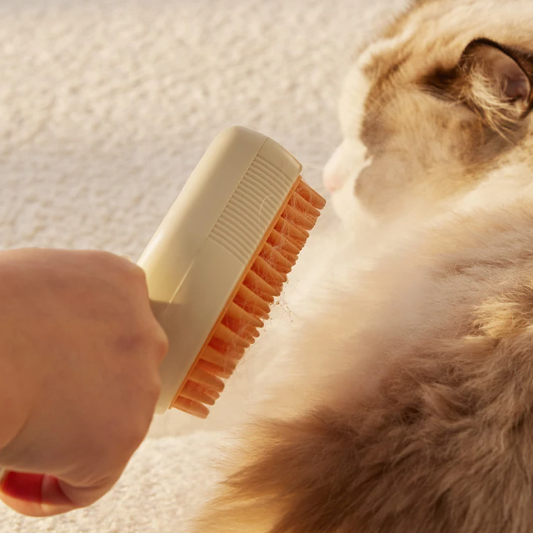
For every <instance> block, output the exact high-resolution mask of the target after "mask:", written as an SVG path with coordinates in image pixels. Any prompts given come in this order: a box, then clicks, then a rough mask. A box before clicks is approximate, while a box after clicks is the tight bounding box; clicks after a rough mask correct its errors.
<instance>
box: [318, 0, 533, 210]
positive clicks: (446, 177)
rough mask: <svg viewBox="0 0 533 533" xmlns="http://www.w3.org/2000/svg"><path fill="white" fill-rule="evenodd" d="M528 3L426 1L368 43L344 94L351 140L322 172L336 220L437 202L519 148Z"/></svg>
mask: <svg viewBox="0 0 533 533" xmlns="http://www.w3.org/2000/svg"><path fill="white" fill-rule="evenodd" d="M529 2H530V0H527V2H523V1H522V0H505V1H504V2H495V1H493V0H425V1H421V2H419V3H418V4H417V5H416V6H415V7H414V8H412V9H411V10H410V11H409V12H407V13H406V14H405V15H403V16H402V17H400V18H399V19H398V20H397V21H396V22H395V23H394V24H393V25H392V26H391V27H389V28H388V30H387V31H386V32H385V33H384V34H383V36H382V38H381V39H379V40H378V41H377V42H374V43H372V44H371V45H370V46H368V47H367V48H366V49H365V50H363V51H362V53H361V54H360V55H359V58H358V60H357V62H356V64H355V66H354V68H353V69H352V71H351V72H350V73H349V75H348V77H347V80H346V84H345V87H344V91H343V94H342V98H341V103H340V119H341V126H342V132H343V136H344V140H343V142H342V144H341V145H340V146H339V147H338V149H337V151H336V152H335V154H334V155H333V156H332V158H331V159H330V161H329V163H328V164H327V166H326V168H325V171H324V181H325V185H326V187H327V188H328V189H329V190H330V191H331V192H332V201H333V205H334V207H335V210H336V211H337V213H338V214H339V215H340V216H341V218H343V219H345V220H347V221H350V220H351V219H353V218H354V217H361V215H362V214H363V215H364V216H366V217H369V218H372V219H375V220H380V219H390V218H395V217H397V216H399V215H401V214H404V213H406V212H408V211H412V210H413V209H417V210H424V209H429V210H434V209H436V208H437V206H439V205H442V204H443V202H446V200H448V199H451V198H453V197H456V196H457V195H458V194H462V193H464V192H465V191H468V190H471V189H472V188H474V187H475V186H476V185H477V184H478V183H480V181H482V180H483V179H484V178H486V177H487V176H488V175H490V173H491V172H492V171H493V170H494V169H495V168H497V167H498V166H499V165H501V164H502V161H503V160H504V159H505V158H506V157H507V158H508V157H510V156H511V155H512V154H513V153H515V152H516V151H517V150H520V149H522V150H523V149H524V145H526V144H527V143H528V142H530V137H531V135H530V110H531V107H532V101H533V32H531V30H530V28H533V5H531V6H529V5H528V3H529ZM520 7H522V8H523V9H522V10H520ZM531 116H532V117H533V115H531ZM531 146H532V145H531V144H530V148H531ZM531 158H532V159H533V155H532V156H531Z"/></svg>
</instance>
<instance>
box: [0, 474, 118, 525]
mask: <svg viewBox="0 0 533 533" xmlns="http://www.w3.org/2000/svg"><path fill="white" fill-rule="evenodd" d="M113 484H114V483H111V484H109V485H106V487H105V488H103V487H99V488H90V489H86V488H77V487H73V486H71V485H68V484H67V483H64V482H62V481H60V480H58V479H57V478H55V477H53V476H48V475H46V474H27V473H20V472H7V473H6V474H5V476H4V478H3V480H2V483H1V484H0V500H2V501H3V502H4V503H5V504H6V505H8V506H9V507H11V508H12V509H13V510H14V511H17V512H18V513H21V514H23V515H26V516H35V517H43V516H53V515H57V514H61V513H66V512H68V511H72V510H74V509H78V508H80V507H86V506H88V505H91V504H92V503H94V502H95V501H97V500H98V499H100V498H101V497H102V496H103V495H104V494H106V493H107V491H108V490H109V489H110V488H111V487H112V486H113Z"/></svg>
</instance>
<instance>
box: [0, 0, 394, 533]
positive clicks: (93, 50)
mask: <svg viewBox="0 0 533 533" xmlns="http://www.w3.org/2000/svg"><path fill="white" fill-rule="evenodd" d="M402 3H403V2H402V1H401V0H398V1H392V0H373V1H372V2H370V0H368V1H365V0H329V1H328V2H324V1H323V0H291V1H290V2H289V1H286V0H266V1H265V0H263V1H259V0H157V1H154V0H77V1H76V0H2V2H0V73H1V76H2V82H1V83H0V249H7V248H15V247H23V246H45V247H57V248H59V247H65V248H75V249H80V248H97V249H106V250H110V251H113V252H116V253H120V254H127V255H130V256H131V257H134V258H136V257H138V255H139V254H140V252H141V251H142V249H143V247H144V246H145V245H146V243H147V242H148V240H149V238H150V236H151V235H152V233H153V231H154V230H155V229H156V227H157V225H158V224H159V222H160V220H161V219H162V217H163V216H164V214H165V213H166V211H167V209H168V208H169V207H170V205H171V203H172V202H173V200H174V199H175V197H176V195H177V194H178V192H179V190H180V189H181V187H182V185H183V183H184V180H185V179H186V178H187V177H188V175H189V173H190V171H191V170H192V169H193V167H194V166H195V164H196V163H197V161H198V160H199V158H200V157H201V155H202V153H203V151H204V150H205V148H206V147H207V145H208V144H209V142H210V141H211V140H212V138H213V137H214V136H215V135H216V134H217V133H218V132H219V131H220V130H221V129H223V128H224V127H226V126H229V125H234V124H240V125H243V126H247V127H250V128H254V129H257V130H260V131H261V132H264V133H266V134H268V135H270V136H272V137H273V138H274V139H276V140H277V141H278V142H280V143H282V144H283V145H284V146H285V147H286V148H288V149H289V150H291V151H292V152H293V153H294V155H295V156H296V157H297V158H298V159H300V161H301V162H302V163H303V165H304V169H305V177H306V179H307V180H308V181H309V182H310V183H311V184H313V185H315V186H317V187H318V188H319V189H320V188H321V185H320V173H321V168H322V166H323V164H324V162H325V161H326V160H327V158H328V156H329V155H330V153H331V152H332V150H333V148H334V147H335V145H336V144H337V142H338V140H339V130H338V126H337V119H336V107H337V96H338V93H339V90H340V85H341V80H342V78H343V76H344V74H345V71H346V68H347V66H348V64H349V61H350V56H351V53H352V50H353V49H354V48H355V46H356V45H357V44H358V42H359V41H360V39H361V37H362V36H364V35H366V34H367V33H368V30H369V28H370V27H371V26H373V24H374V22H373V21H376V20H379V21H380V22H381V21H383V20H385V19H386V17H387V16H389V15H390V12H391V8H392V7H393V6H396V7H397V6H399V5H401V4H402ZM371 21H372V22H371ZM327 216H328V215H327V214H326V217H325V219H326V220H327ZM316 235H318V233H317V234H316ZM313 238H314V239H315V244H314V246H315V247H316V246H317V244H316V243H317V242H318V241H317V237H316V236H315V235H313ZM312 246H313V245H311V247H312ZM305 257H306V256H305V255H304V257H303V258H302V259H301V261H300V263H299V265H298V268H299V269H300V271H299V272H300V274H299V276H300V278H302V277H305V276H304V272H305V268H310V265H311V263H312V261H310V260H308V261H307V266H306V259H305ZM297 278H298V275H297V276H296V278H294V277H293V280H296V281H293V284H294V283H297ZM286 315H287V313H284V312H283V310H282V309H281V310H278V311H277V314H276V313H275V314H274V317H276V316H278V317H282V318H283V317H284V316H285V320H289V319H288V318H287V316H286ZM282 318H279V320H282ZM273 320H278V318H274V319H273ZM260 343H261V341H260ZM260 343H258V344H260ZM256 359H257V358H254V357H253V354H252V357H251V362H250V363H249V364H247V365H244V366H243V368H242V369H241V370H240V373H239V376H237V377H236V378H234V379H232V381H231V384H230V387H229V389H230V390H229V391H228V392H227V393H225V394H224V396H223V398H222V399H221V401H220V405H219V406H217V407H216V409H215V410H214V412H213V416H212V417H211V419H210V420H209V421H208V423H207V424H205V423H199V422H195V421H193V420H191V419H189V418H187V417H186V416H185V415H183V416H182V415H179V414H172V415H168V416H164V417H158V418H157V419H156V421H155V422H154V425H153V427H152V430H151V433H150V436H151V439H149V440H148V441H146V442H145V444H144V445H143V447H142V448H141V450H140V451H139V452H138V454H137V455H136V456H135V458H134V460H133V461H132V464H131V467H130V469H129V471H128V473H127V475H126V476H125V477H124V479H123V480H122V481H121V483H120V484H119V485H118V486H117V488H116V489H115V490H114V491H113V492H112V494H110V495H109V496H108V497H107V498H106V499H104V500H103V501H102V502H101V503H99V504H98V505H96V506H94V507H93V508H91V509H88V510H84V511H80V512H77V513H73V514H72V515H69V516H65V517H59V518H56V519H53V520H38V521H35V520H29V519H25V518H19V517H17V516H15V515H14V514H13V513H10V512H8V511H6V510H5V509H3V508H0V532H2V533H18V532H24V533H26V532H33V531H36V532H39V531H54V532H58V533H59V532H63V531H64V532H67V531H68V532H69V533H75V532H78V531H79V532H98V533H110V532H121V533H126V532H136V531H142V532H152V531H153V532H167V531H168V532H175V533H180V532H185V531H186V527H185V526H184V525H183V520H184V517H185V516H187V515H188V514H189V513H191V512H193V511H194V509H195V507H196V506H197V504H198V502H200V501H201V500H202V498H201V491H200V490H199V489H200V488H201V487H202V486H204V485H207V484H208V482H209V480H210V479H211V475H210V474H209V472H208V470H207V466H208V463H209V458H210V457H212V456H214V454H215V452H214V444H215V443H216V442H218V434H217V433H211V434H210V433H199V434H191V432H193V431H195V430H197V429H198V428H203V429H204V430H205V429H222V428H227V427H229V426H230V425H231V423H233V422H235V421H237V420H238V419H239V416H240V411H242V406H243V405H245V404H246V403H247V402H248V399H249V396H250V392H251V390H252V389H253V388H254V387H256V385H253V379H254V377H255V376H256V375H257V371H258V369H259V368H260V367H261V365H262V364H264V363H261V362H256Z"/></svg>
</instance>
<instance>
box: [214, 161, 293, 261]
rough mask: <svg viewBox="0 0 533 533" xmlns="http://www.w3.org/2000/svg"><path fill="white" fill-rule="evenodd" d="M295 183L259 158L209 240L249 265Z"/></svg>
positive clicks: (250, 168)
mask: <svg viewBox="0 0 533 533" xmlns="http://www.w3.org/2000/svg"><path fill="white" fill-rule="evenodd" d="M292 181H293V180H291V179H290V177H289V176H286V175H285V174H284V173H283V172H282V171H281V170H280V169H277V168H276V167H274V166H273V165H271V164H270V163H269V162H268V161H266V160H265V159H263V158H262V157H261V156H257V157H256V158H255V159H254V161H253V162H252V164H251V165H250V167H249V168H248V171H247V172H246V174H245V175H244V177H243V178H242V180H241V182H240V184H239V186H238V187H237V189H236V191H235V192H234V193H233V195H232V197H231V199H230V201H229V202H228V205H227V206H226V208H225V209H224V212H223V213H222V215H221V216H220V218H219V219H218V221H217V223H216V224H215V226H214V227H213V229H212V230H211V234H210V236H209V238H211V239H213V240H214V241H216V242H217V243H218V244H220V245H221V246H223V247H224V248H225V249H226V250H228V251H229V252H230V253H231V254H233V255H234V256H235V257H236V258H237V259H238V260H239V261H243V262H245V263H246V262H248V259H249V257H250V256H251V255H252V254H253V253H254V252H255V250H256V249H257V247H258V246H259V244H260V243H261V239H262V238H263V235H265V233H266V232H267V230H268V228H269V227H270V224H271V223H272V219H273V218H274V217H275V216H276V214H277V212H278V209H279V206H280V205H281V203H282V202H283V201H284V200H285V198H286V196H287V190H288V189H290V187H291V185H292Z"/></svg>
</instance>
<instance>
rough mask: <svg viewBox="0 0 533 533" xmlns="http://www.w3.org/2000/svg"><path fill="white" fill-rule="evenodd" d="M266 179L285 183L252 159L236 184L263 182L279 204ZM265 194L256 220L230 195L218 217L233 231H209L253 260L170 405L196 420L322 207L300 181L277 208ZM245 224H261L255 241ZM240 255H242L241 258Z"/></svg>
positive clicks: (264, 313)
mask: <svg viewBox="0 0 533 533" xmlns="http://www.w3.org/2000/svg"><path fill="white" fill-rule="evenodd" d="M269 175H270V177H268V176H269ZM272 175H276V176H277V178H276V179H283V178H285V179H287V180H289V178H288V177H286V176H283V174H281V173H280V171H279V170H278V169H276V168H275V167H273V166H272V165H271V164H270V163H268V162H267V161H265V160H263V159H262V158H260V157H257V158H256V160H255V161H254V164H252V165H251V167H250V169H249V171H248V173H247V174H246V176H245V178H243V180H242V181H243V182H245V180H246V179H248V181H247V182H246V183H245V184H244V185H245V188H243V189H241V191H249V190H251V189H252V190H253V191H257V190H258V183H260V184H262V185H263V187H267V184H268V189H267V192H268V195H270V197H271V198H274V197H276V196H278V197H279V196H280V195H282V196H281V198H282V200H283V199H285V196H286V195H285V194H282V193H283V187H282V186H280V187H279V188H278V187H277V186H276V185H272V182H271V181H270V180H271V179H272ZM274 181H275V182H276V180H274ZM252 183H253V185H251V184H252ZM241 185H242V183H241ZM240 188H241V187H239V189H240ZM285 190H286V184H285ZM265 195H266V193H265V191H263V192H262V193H260V194H259V195H256V194H254V196H253V198H254V201H255V202H256V204H255V209H258V210H259V209H262V210H263V212H262V213H263V215H264V216H263V215H262V216H261V217H260V218H259V217H258V213H257V212H256V213H255V220H254V216H253V211H252V213H249V212H248V210H242V209H240V210H239V207H242V205H239V203H241V202H243V201H244V200H243V197H242V196H241V195H240V194H239V195H234V196H233V197H232V199H231V201H230V204H231V203H232V202H234V203H233V205H231V209H228V210H227V212H228V213H230V214H229V215H227V216H226V217H224V215H223V216H222V217H221V219H224V220H222V224H224V225H225V224H228V226H227V227H228V228H232V230H234V231H233V233H231V232H230V233H229V235H228V233H222V232H219V231H218V230H217V231H215V229H213V232H212V237H213V238H214V239H219V240H218V241H217V242H219V244H221V245H223V246H225V247H226V248H227V249H228V251H230V252H231V253H233V254H234V255H235V256H236V257H237V258H239V259H241V260H242V259H243V258H244V260H245V261H246V260H247V258H248V257H250V255H252V254H253V259H252V260H251V261H250V263H249V265H248V267H247V269H246V271H245V274H244V276H243V279H242V280H241V283H239V284H238V285H237V287H236V290H235V293H234V295H233V297H232V299H231V300H230V302H229V303H228V305H227V307H226V309H225V310H224V312H223V313H222V315H221V316H220V318H219V320H218V321H217V323H216V325H215V327H214V328H213V330H212V332H211V335H210V336H209V338H208V340H207V342H206V344H205V345H204V347H203V348H202V350H201V351H200V353H199V355H198V358H197V361H196V363H195V365H194V366H193V368H192V370H191V372H190V373H189V375H188V378H187V380H186V381H185V383H184V385H183V386H182V388H181V390H180V391H179V392H178V394H177V396H176V397H175V399H174V401H173V403H172V406H173V407H175V408H177V409H181V410H182V411H185V412H187V413H190V414H193V415H195V416H198V417H201V418H205V417H206V416H207V415H208V414H209V409H208V407H207V406H210V405H214V403H215V401H216V400H217V399H218V397H219V396H220V393H221V392H222V391H223V390H224V381H223V379H227V378H229V377H230V376H231V375H232V374H233V372H234V371H235V369H236V367H237V364H238V363H239V361H240V360H241V359H242V357H243V355H244V353H245V351H246V349H247V348H248V347H249V346H250V345H251V344H253V343H254V342H255V339H256V338H257V337H258V336H259V330H260V328H261V327H262V326H263V323H264V321H265V319H267V318H268V315H269V313H270V307H271V305H272V303H273V302H274V300H275V299H276V298H277V297H278V296H279V295H280V294H281V292H282V290H283V284H284V283H285V281H286V280H287V274H288V273H289V272H290V271H291V269H292V267H293V266H294V264H295V263H296V260H297V258H298V254H299V253H300V251H301V249H302V248H303V246H304V245H305V242H306V240H307V238H308V236H309V233H308V232H309V230H311V229H312V228H313V226H314V225H315V223H316V221H317V219H318V217H319V215H320V209H322V208H323V207H324V205H325V201H324V199H323V198H322V197H321V196H320V195H318V194H317V193H315V192H314V191H313V189H311V188H310V187H309V186H308V185H306V184H305V183H304V182H303V181H302V179H301V178H298V180H297V182H296V183H295V184H294V186H293V189H292V192H291V194H290V195H289V197H288V200H286V201H285V202H284V203H283V206H282V208H281V210H279V207H277V208H276V207H274V206H279V205H280V201H279V200H278V201H277V202H274V201H269V198H268V197H267V198H266V199H263V200H261V197H264V196H265ZM246 203H247V204H250V203H251V202H250V201H247V202H246ZM228 207H230V206H228ZM231 217H234V218H235V219H236V220H237V219H238V220H240V221H241V222H239V228H237V227H236V225H235V224H234V222H235V221H231ZM258 220H259V222H258ZM232 222H233V224H232ZM247 224H261V226H260V227H261V229H262V231H261V233H260V235H263V238H262V239H260V240H258V241H256V240H255V239H254V238H252V236H251V232H250V235H248V237H247V228H248V226H247ZM262 225H264V228H263V226H262ZM217 226H218V224H217ZM221 228H222V226H220V229H221ZM226 235H228V237H226ZM253 235H256V233H255V232H254V233H253ZM254 241H256V242H255V244H254ZM245 251H248V253H247V254H246V255H243V254H244V252H245Z"/></svg>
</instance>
